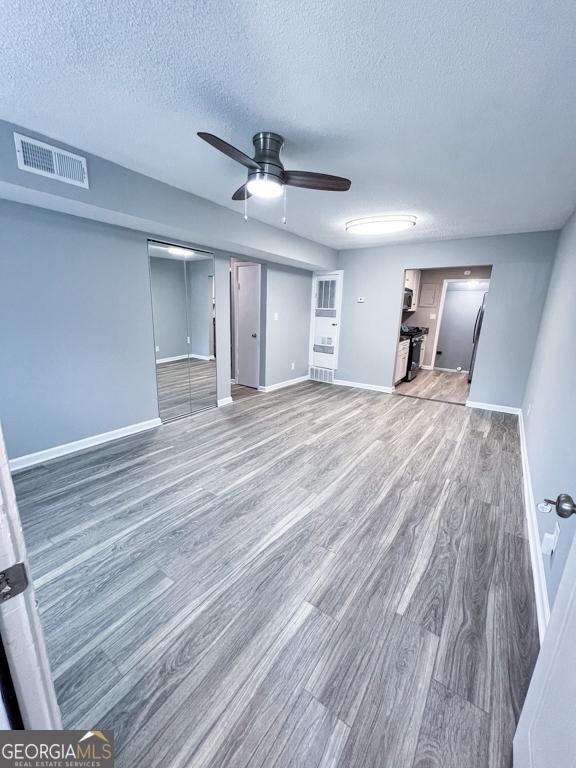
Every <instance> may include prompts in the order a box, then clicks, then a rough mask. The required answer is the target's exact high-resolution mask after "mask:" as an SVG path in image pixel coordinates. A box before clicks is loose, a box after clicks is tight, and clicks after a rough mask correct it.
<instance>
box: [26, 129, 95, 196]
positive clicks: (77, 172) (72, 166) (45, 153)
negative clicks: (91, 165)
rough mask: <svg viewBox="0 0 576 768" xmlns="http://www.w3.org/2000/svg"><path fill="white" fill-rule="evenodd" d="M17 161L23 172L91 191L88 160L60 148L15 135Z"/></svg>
mask: <svg viewBox="0 0 576 768" xmlns="http://www.w3.org/2000/svg"><path fill="white" fill-rule="evenodd" d="M14 143H15V144H16V160H17V162H18V168H20V170H21V171H28V172H29V173H37V174H39V175H40V176H49V177H50V178H51V179H58V181H63V182H64V183H65V184H74V185H75V186H76V187H84V189H89V188H90V185H89V184H88V167H87V165H86V158H85V157H81V156H80V155H75V154H74V153H73V152H68V150H66V149H61V148H60V147H53V146H51V145H50V144H45V143H44V142H43V141H38V140H37V139H31V138H30V137H29V136H23V135H22V134H21V133H15V134H14Z"/></svg>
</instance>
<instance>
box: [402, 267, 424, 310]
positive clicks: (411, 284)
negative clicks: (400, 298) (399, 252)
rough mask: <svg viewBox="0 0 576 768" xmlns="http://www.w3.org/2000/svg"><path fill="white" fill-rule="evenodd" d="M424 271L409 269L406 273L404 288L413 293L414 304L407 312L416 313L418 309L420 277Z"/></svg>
mask: <svg viewBox="0 0 576 768" xmlns="http://www.w3.org/2000/svg"><path fill="white" fill-rule="evenodd" d="M421 272H422V270H420V269H407V270H406V271H405V272H404V286H405V287H406V288H410V290H411V291H412V304H411V306H410V309H407V310H405V311H406V312H414V311H415V310H417V309H418V294H419V293H420V276H421Z"/></svg>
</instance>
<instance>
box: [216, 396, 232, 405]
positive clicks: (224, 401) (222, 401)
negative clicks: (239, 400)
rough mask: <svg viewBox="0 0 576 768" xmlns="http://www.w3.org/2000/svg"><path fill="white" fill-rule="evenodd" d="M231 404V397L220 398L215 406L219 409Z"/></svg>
mask: <svg viewBox="0 0 576 768" xmlns="http://www.w3.org/2000/svg"><path fill="white" fill-rule="evenodd" d="M231 403H232V398H231V397H222V398H220V400H218V402H217V403H216V405H217V406H218V408H221V407H222V406H223V405H230V404H231Z"/></svg>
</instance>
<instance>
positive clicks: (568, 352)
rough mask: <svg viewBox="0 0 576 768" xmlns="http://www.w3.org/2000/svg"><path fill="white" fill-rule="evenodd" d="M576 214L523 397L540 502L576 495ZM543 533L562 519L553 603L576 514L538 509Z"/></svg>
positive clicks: (552, 570) (548, 568)
mask: <svg viewBox="0 0 576 768" xmlns="http://www.w3.org/2000/svg"><path fill="white" fill-rule="evenodd" d="M575 308H576V214H575V215H574V216H573V217H572V219H571V220H570V221H569V223H568V224H567V225H566V227H565V228H564V230H563V231H562V235H561V238H560V242H559V245H558V253H557V256H556V262H555V264H554V271H553V273H552V278H551V281H550V290H549V293H548V298H547V301H546V305H545V308H544V312H543V315H542V323H541V326H540V332H539V334H538V342H537V345H536V350H535V353H534V360H533V363H532V369H531V372H530V377H529V380H528V386H527V388H526V396H525V398H524V405H523V408H522V410H523V414H524V424H525V430H526V442H527V447H528V456H529V461H530V471H531V475H532V485H533V491H534V499H535V502H536V503H538V502H539V501H540V500H542V499H543V498H544V497H548V498H556V496H557V495H558V494H559V493H570V494H571V495H572V496H573V497H574V498H576V336H575V334H574V331H575V329H576V320H575ZM537 516H538V524H539V529H540V535H541V536H542V535H543V534H544V533H545V532H546V531H550V532H552V531H553V529H554V525H555V523H556V521H558V522H559V524H560V531H561V533H560V539H559V542H558V548H557V550H556V552H555V553H554V555H553V556H552V558H550V557H546V556H544V568H545V573H546V580H547V587H548V594H549V597H550V601H551V602H553V600H554V598H555V596H556V592H557V589H558V584H559V582H560V576H561V575H562V570H563V568H564V564H565V562H566V558H567V556H568V550H569V549H570V544H571V542H572V539H573V537H574V534H575V532H576V517H572V518H569V519H568V520H561V519H560V518H559V517H558V516H557V515H555V514H550V515H544V514H542V513H537Z"/></svg>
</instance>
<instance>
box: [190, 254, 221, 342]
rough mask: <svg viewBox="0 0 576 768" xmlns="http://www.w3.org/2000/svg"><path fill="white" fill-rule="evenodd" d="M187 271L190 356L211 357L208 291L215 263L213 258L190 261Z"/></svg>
mask: <svg viewBox="0 0 576 768" xmlns="http://www.w3.org/2000/svg"><path fill="white" fill-rule="evenodd" d="M186 270H187V274H188V302H189V303H188V312H189V320H190V354H191V355H200V356H203V357H208V356H209V355H210V335H209V324H210V318H209V315H208V311H209V304H208V295H209V290H208V289H209V285H210V283H209V276H210V275H213V274H214V262H213V261H212V259H211V258H210V259H202V260H201V261H189V262H187V264H186Z"/></svg>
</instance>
